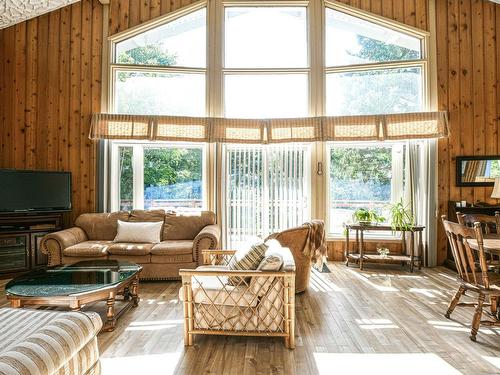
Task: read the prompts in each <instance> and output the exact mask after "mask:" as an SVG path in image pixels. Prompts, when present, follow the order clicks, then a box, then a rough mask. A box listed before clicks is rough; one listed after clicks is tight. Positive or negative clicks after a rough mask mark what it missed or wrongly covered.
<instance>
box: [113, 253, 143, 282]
mask: <svg viewBox="0 0 500 375" xmlns="http://www.w3.org/2000/svg"><path fill="white" fill-rule="evenodd" d="M108 259H109V260H121V261H127V262H131V263H135V264H149V263H151V255H150V254H146V255H119V254H109V255H108ZM140 276H141V275H139V277H140Z"/></svg>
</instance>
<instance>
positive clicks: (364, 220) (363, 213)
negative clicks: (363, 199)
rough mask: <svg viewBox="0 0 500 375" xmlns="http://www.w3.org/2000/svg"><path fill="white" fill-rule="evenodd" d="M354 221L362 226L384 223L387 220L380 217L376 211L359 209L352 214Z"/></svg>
mask: <svg viewBox="0 0 500 375" xmlns="http://www.w3.org/2000/svg"><path fill="white" fill-rule="evenodd" d="M352 220H353V221H355V222H358V223H359V224H362V225H370V224H373V223H382V222H384V221H385V218H384V217H382V216H379V215H378V214H377V212H376V211H375V210H369V209H366V208H358V209H357V210H356V211H354V213H353V214H352Z"/></svg>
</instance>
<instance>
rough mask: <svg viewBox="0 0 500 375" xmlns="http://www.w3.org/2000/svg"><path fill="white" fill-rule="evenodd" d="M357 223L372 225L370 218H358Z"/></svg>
mask: <svg viewBox="0 0 500 375" xmlns="http://www.w3.org/2000/svg"><path fill="white" fill-rule="evenodd" d="M358 224H360V225H372V222H371V221H370V220H359V221H358Z"/></svg>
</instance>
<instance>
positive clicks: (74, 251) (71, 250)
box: [63, 241, 113, 258]
mask: <svg viewBox="0 0 500 375" xmlns="http://www.w3.org/2000/svg"><path fill="white" fill-rule="evenodd" d="M112 244H113V242H112V241H84V242H80V243H77V244H76V245H73V246H70V247H67V248H66V249H64V250H63V255H64V256H67V257H94V258H95V257H105V256H106V255H108V249H109V246H110V245H112Z"/></svg>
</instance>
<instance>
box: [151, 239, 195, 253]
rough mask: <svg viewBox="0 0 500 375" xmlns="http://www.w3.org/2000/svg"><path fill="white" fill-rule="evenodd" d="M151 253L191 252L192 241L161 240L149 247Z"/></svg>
mask: <svg viewBox="0 0 500 375" xmlns="http://www.w3.org/2000/svg"><path fill="white" fill-rule="evenodd" d="M151 254H153V255H182V254H193V241H163V242H160V243H157V244H155V245H154V246H153V248H152V249H151Z"/></svg>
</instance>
